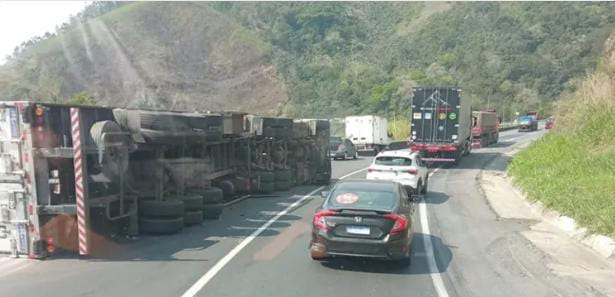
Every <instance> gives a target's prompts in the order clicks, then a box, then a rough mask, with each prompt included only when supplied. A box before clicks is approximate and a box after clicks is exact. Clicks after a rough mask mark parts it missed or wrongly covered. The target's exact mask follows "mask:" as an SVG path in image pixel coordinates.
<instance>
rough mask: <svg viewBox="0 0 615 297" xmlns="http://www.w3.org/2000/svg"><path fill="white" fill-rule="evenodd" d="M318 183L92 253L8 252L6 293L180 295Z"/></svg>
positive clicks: (2, 270)
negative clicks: (28, 255)
mask: <svg viewBox="0 0 615 297" xmlns="http://www.w3.org/2000/svg"><path fill="white" fill-rule="evenodd" d="M365 164H366V161H365V160H364V159H360V160H356V161H350V160H349V161H347V162H346V163H345V166H335V167H334V168H333V177H334V178H337V177H341V176H343V175H345V174H348V173H350V172H352V171H355V170H357V169H361V168H364V167H365ZM316 188H318V187H317V186H301V187H296V188H294V189H292V190H291V191H290V192H282V193H277V194H279V196H278V197H272V198H253V199H247V200H244V201H241V202H239V203H237V204H234V205H231V206H229V207H227V208H225V210H224V213H223V215H222V218H221V219H220V220H216V221H206V222H205V223H204V224H203V225H202V226H194V227H189V228H186V229H184V231H183V232H182V233H180V234H176V235H171V236H143V237H140V238H138V239H136V240H129V239H120V238H118V239H117V240H116V241H119V242H120V243H116V242H112V241H107V242H105V250H104V251H103V252H102V253H101V254H99V255H96V256H93V257H89V258H82V259H80V258H78V257H76V256H74V255H64V256H62V255H60V256H58V257H54V258H50V259H47V260H44V261H35V260H27V259H18V260H14V259H6V258H2V259H0V260H2V261H0V292H10V293H11V295H15V296H21V297H28V296H32V297H34V296H41V293H42V292H49V294H51V295H52V296H148V297H151V296H180V295H181V294H182V293H183V292H184V291H185V290H187V289H188V288H189V287H190V286H191V285H192V284H193V283H194V281H195V280H196V279H198V278H199V277H200V276H201V275H203V274H204V273H205V272H207V271H208V270H209V269H210V268H211V267H212V266H214V265H215V263H216V262H217V261H218V260H220V259H221V258H222V257H224V256H225V255H226V254H227V253H228V252H229V251H230V250H232V249H233V248H234V247H236V246H237V244H239V243H240V242H241V241H242V240H243V239H245V238H246V237H247V236H249V235H250V234H252V233H253V232H254V230H256V229H258V228H259V227H261V226H262V225H263V224H264V223H265V222H267V220H269V219H270V218H271V217H273V216H274V215H275V214H276V213H278V212H280V211H282V210H283V209H285V208H286V207H288V206H289V205H291V204H292V203H294V202H296V201H298V200H299V199H301V197H303V196H304V195H305V194H307V193H309V192H311V191H313V190H314V189H316ZM302 209H303V208H302ZM301 219H302V217H299V216H297V215H296V214H294V213H289V214H287V215H284V216H282V217H280V219H279V220H277V221H276V222H275V223H273V224H271V226H270V227H269V228H267V229H266V230H265V231H264V232H262V233H261V234H259V238H258V239H259V240H267V239H274V238H277V237H278V235H280V234H281V232H283V230H285V229H287V228H288V227H289V226H292V225H293V224H294V222H296V221H298V220H301ZM233 287H235V286H233ZM0 295H4V294H0Z"/></svg>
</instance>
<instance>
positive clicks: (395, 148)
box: [384, 140, 410, 151]
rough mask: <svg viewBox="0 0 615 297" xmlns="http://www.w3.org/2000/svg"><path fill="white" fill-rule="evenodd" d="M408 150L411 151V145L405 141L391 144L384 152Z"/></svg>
mask: <svg viewBox="0 0 615 297" xmlns="http://www.w3.org/2000/svg"><path fill="white" fill-rule="evenodd" d="M406 149H407V150H409V149H410V143H409V142H408V141H406V140H404V141H393V142H391V143H389V145H387V146H386V148H385V149H384V150H385V151H399V150H406Z"/></svg>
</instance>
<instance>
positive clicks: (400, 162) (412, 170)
mask: <svg viewBox="0 0 615 297" xmlns="http://www.w3.org/2000/svg"><path fill="white" fill-rule="evenodd" d="M428 178H429V174H428V170H427V166H426V165H425V163H424V162H423V161H422V160H421V157H420V156H419V155H418V153H417V152H411V151H408V150H403V151H385V152H381V153H379V154H378V155H377V156H376V158H374V161H373V163H372V165H371V166H369V168H367V179H379V180H392V181H396V182H398V183H400V184H402V185H403V186H404V188H406V190H407V191H408V193H410V194H419V193H420V194H425V193H427V183H428Z"/></svg>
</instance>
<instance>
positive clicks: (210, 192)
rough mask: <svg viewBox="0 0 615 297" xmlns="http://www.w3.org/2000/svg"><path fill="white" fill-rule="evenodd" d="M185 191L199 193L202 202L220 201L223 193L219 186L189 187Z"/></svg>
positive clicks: (222, 198)
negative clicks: (207, 187)
mask: <svg viewBox="0 0 615 297" xmlns="http://www.w3.org/2000/svg"><path fill="white" fill-rule="evenodd" d="M186 192H187V193H191V194H196V195H201V197H203V204H211V203H220V202H222V201H223V200H224V194H223V192H222V190H221V189H220V188H217V187H211V188H209V189H189V190H186Z"/></svg>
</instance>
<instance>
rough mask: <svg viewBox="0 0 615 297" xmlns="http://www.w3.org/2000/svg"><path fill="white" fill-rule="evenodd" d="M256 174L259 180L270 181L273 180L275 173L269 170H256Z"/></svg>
mask: <svg viewBox="0 0 615 297" xmlns="http://www.w3.org/2000/svg"><path fill="white" fill-rule="evenodd" d="M256 176H257V177H258V178H260V180H261V182H272V181H274V180H275V175H274V174H273V172H271V171H257V172H256Z"/></svg>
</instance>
